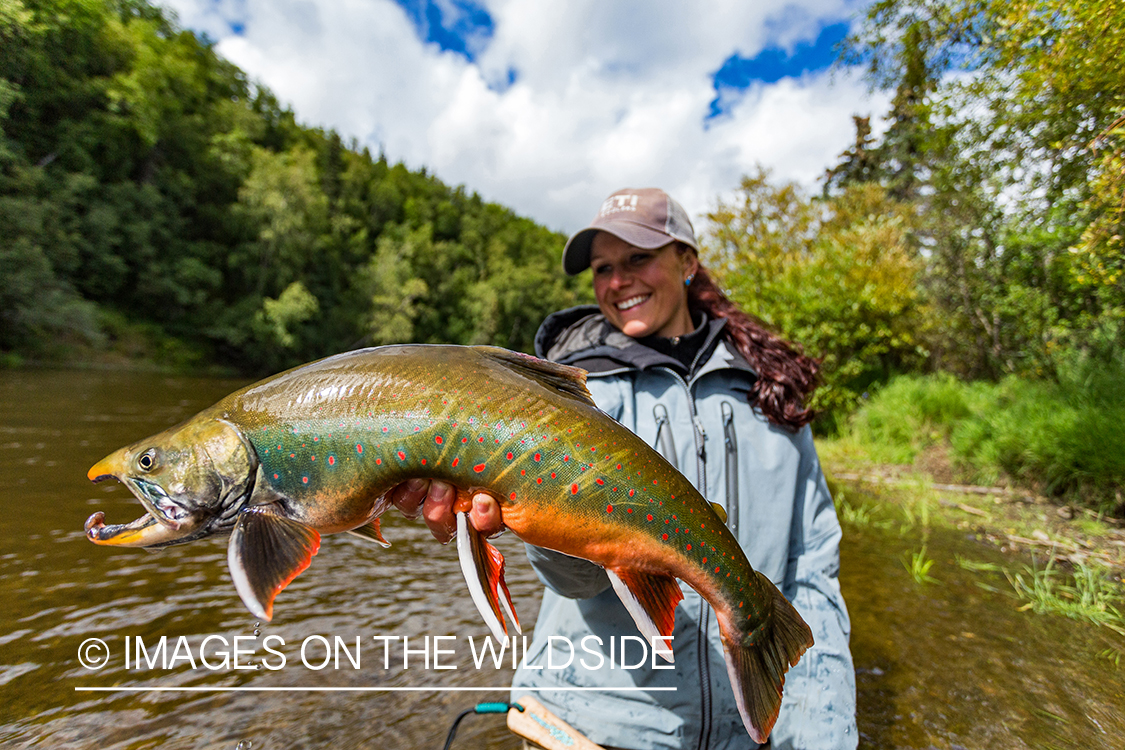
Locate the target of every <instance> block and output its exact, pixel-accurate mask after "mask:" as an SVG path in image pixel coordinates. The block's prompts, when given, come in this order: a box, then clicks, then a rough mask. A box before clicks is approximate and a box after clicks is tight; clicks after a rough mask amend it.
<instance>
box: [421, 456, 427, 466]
mask: <svg viewBox="0 0 1125 750" xmlns="http://www.w3.org/2000/svg"><path fill="white" fill-rule="evenodd" d="M422 465H423V466H425V465H426V459H424V458H423V459H422Z"/></svg>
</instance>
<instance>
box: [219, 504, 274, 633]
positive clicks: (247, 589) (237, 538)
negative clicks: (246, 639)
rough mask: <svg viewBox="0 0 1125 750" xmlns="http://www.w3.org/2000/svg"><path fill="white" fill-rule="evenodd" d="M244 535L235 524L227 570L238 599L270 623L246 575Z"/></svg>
mask: <svg viewBox="0 0 1125 750" xmlns="http://www.w3.org/2000/svg"><path fill="white" fill-rule="evenodd" d="M242 534H243V531H242V529H241V528H239V525H238V523H235V525H234V531H232V532H231V535H230V541H228V542H227V568H229V569H230V577H231V580H232V581H233V582H234V590H235V591H237V592H238V598H239V599H241V600H242V603H243V604H245V605H246V609H248V610H250V614H252V615H254V616H255V617H257V618H258V619H260V620H265V621H266V622H269V621H270V619H271V618H270V617H269V615H267V614H266V610H265V607H263V606H262V603H261V602H260V601H258V597H256V596H255V595H254V587H253V586H251V585H250V578H249V577H247V575H246V569H245V568H244V567H242V555H241V554H240V553H239V545H240V543H241V541H242Z"/></svg>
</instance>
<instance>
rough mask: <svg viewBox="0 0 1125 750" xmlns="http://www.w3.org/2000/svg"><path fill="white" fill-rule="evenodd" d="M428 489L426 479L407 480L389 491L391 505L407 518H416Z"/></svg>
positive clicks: (428, 484)
mask: <svg viewBox="0 0 1125 750" xmlns="http://www.w3.org/2000/svg"><path fill="white" fill-rule="evenodd" d="M429 489H430V480H428V479H407V480H406V481H405V482H403V483H402V484H400V485H398V486H397V487H395V488H394V489H392V490H391V503H393V504H394V506H395V507H396V508H398V509H399V510H400V511H402V515H404V516H406V517H407V518H417V517H418V511H419V510H420V509H421V507H422V500H424V499H425V497H426V494H427V493H428V492H429Z"/></svg>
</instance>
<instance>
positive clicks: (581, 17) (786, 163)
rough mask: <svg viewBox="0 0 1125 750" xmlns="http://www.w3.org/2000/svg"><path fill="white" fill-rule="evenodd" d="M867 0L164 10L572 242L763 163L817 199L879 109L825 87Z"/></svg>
mask: <svg viewBox="0 0 1125 750" xmlns="http://www.w3.org/2000/svg"><path fill="white" fill-rule="evenodd" d="M861 1H862V0H756V2H754V3H747V2H745V0H709V1H708V2H707V3H705V4H698V5H689V4H685V3H682V2H678V1H677V0H647V1H646V2H640V1H639V0H568V1H567V2H565V3H543V2H541V0H166V2H167V4H168V6H169V7H171V8H173V9H174V10H175V11H176V12H177V13H178V15H179V18H180V22H181V24H182V25H184V26H185V27H187V28H191V29H193V30H196V31H197V32H200V33H206V34H207V35H208V36H209V37H210V38H211V39H213V40H215V43H216V49H217V50H218V52H219V53H220V54H222V55H223V56H225V57H227V58H228V59H230V60H231V61H232V62H234V63H235V64H237V65H239V66H240V67H242V68H243V69H244V70H246V71H247V72H248V73H249V74H250V76H251V77H252V78H253V79H255V80H258V81H260V82H262V83H264V84H266V85H267V86H269V87H270V88H271V89H272V90H273V91H274V93H276V94H277V95H278V97H279V99H280V100H281V101H282V102H284V103H286V104H287V105H288V106H290V107H292V108H293V109H294V111H295V112H296V114H297V117H298V119H299V120H301V121H302V122H305V123H307V124H309V125H315V126H321V127H329V128H334V129H336V130H337V131H339V132H340V133H341V134H342V135H343V136H344V137H345V138H346V139H351V138H356V139H357V140H358V141H360V142H361V143H363V144H364V145H367V146H370V147H371V148H372V150H373V151H379V150H382V151H383V152H384V153H386V154H387V156H388V157H389V158H391V159H392V160H401V161H403V162H405V163H406V164H408V165H409V166H411V167H414V168H417V167H422V166H425V167H427V168H428V169H429V170H430V171H432V172H433V173H435V174H437V175H438V176H439V177H441V178H442V179H443V180H445V181H446V182H448V183H450V184H464V185H466V186H467V187H468V188H469V189H470V190H475V191H477V192H479V193H481V194H482V195H483V196H484V197H485V198H487V199H489V200H496V201H499V202H501V203H504V204H506V205H508V206H511V207H512V208H514V209H515V210H516V211H518V212H520V213H522V214H524V215H529V216H531V217H532V218H535V219H537V220H538V221H541V222H543V223H546V224H547V225H548V226H551V227H552V228H555V229H560V230H563V231H572V230H574V229H578V228H580V227H581V226H582V225H584V224H585V222H586V221H587V220H588V218H589V216H590V215H592V213H593V211H594V209H596V207H597V206H598V205H599V204H600V202H601V199H602V198H603V197H604V195H607V194H608V193H610V192H612V191H614V190H616V189H618V188H620V187H626V186H645V185H658V186H661V187H664V188H665V189H667V190H668V191H669V192H671V193H672V194H673V195H675V196H676V197H677V198H679V200H680V201H681V202H682V203H683V204H684V205H685V207H686V208H688V211H689V213H692V214H693V216H694V217H696V219H697V223H698V220H699V219H700V218H701V217H702V215H703V214H704V213H705V212H706V211H708V210H709V209H712V208H714V206H715V203H716V201H717V200H719V199H720V198H721V197H724V196H729V195H731V193H732V191H733V190H734V189H735V188H736V187H737V185H738V181H739V178H740V177H741V175H743V174H746V173H748V172H750V171H752V170H754V169H756V167H757V165H759V164H760V165H763V166H765V167H767V168H769V169H771V170H772V171H773V174H774V176H775V178H776V179H778V180H795V181H798V182H800V183H802V184H804V185H806V186H807V187H809V188H810V189H815V188H816V180H817V179H818V177H819V176H820V175H821V174H822V173H823V171H824V169H825V168H826V167H827V166H829V165H830V164H832V163H834V161H835V158H836V156H837V155H838V154H839V153H840V152H841V151H843V150H844V149H845V148H847V146H848V145H849V144H850V142H851V140H852V137H853V133H852V120H851V116H852V115H853V114H861V115H875V116H878V115H881V114H882V113H883V112H885V111H886V108H887V107H886V104H887V102H886V101H885V99H886V97H885V96H883V95H879V94H876V95H872V94H870V93H868V91H867V88H866V86H865V85H864V84H863V83H862V81H860V80H859V76H858V74H855V73H854V72H849V71H840V72H837V73H836V74H835V75H830V67H831V66H832V63H833V61H834V59H835V51H834V50H833V46H834V45H835V44H836V43H837V42H838V41H839V40H840V39H841V38H842V37H843V36H844V35H845V34H846V32H847V29H848V24H849V22H850V20H851V18H852V17H853V15H854V14H855V13H856V12H857V11H858V10H861V9H862V5H860V4H859V3H860V2H861Z"/></svg>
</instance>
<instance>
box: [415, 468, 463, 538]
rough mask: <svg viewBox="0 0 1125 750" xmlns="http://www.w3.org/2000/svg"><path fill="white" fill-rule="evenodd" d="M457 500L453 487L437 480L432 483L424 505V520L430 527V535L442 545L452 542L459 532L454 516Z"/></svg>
mask: <svg viewBox="0 0 1125 750" xmlns="http://www.w3.org/2000/svg"><path fill="white" fill-rule="evenodd" d="M456 499H457V492H456V490H454V489H453V485H451V484H446V483H445V482H441V481H438V480H436V479H435V480H433V481H431V482H430V491H429V492H428V493H427V494H426V500H425V502H423V503H422V518H423V520H425V522H426V525H427V526H429V527H430V533H431V534H433V535H434V538H435V539H437V540H438V541H439V542H441V543H442V544H445V543H446V542H448V541H449V540H451V539H452V538H453V535H454V534H455V533H456V532H457V519H456V518H455V517H454V515H453V502H454V501H455V500H456Z"/></svg>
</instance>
